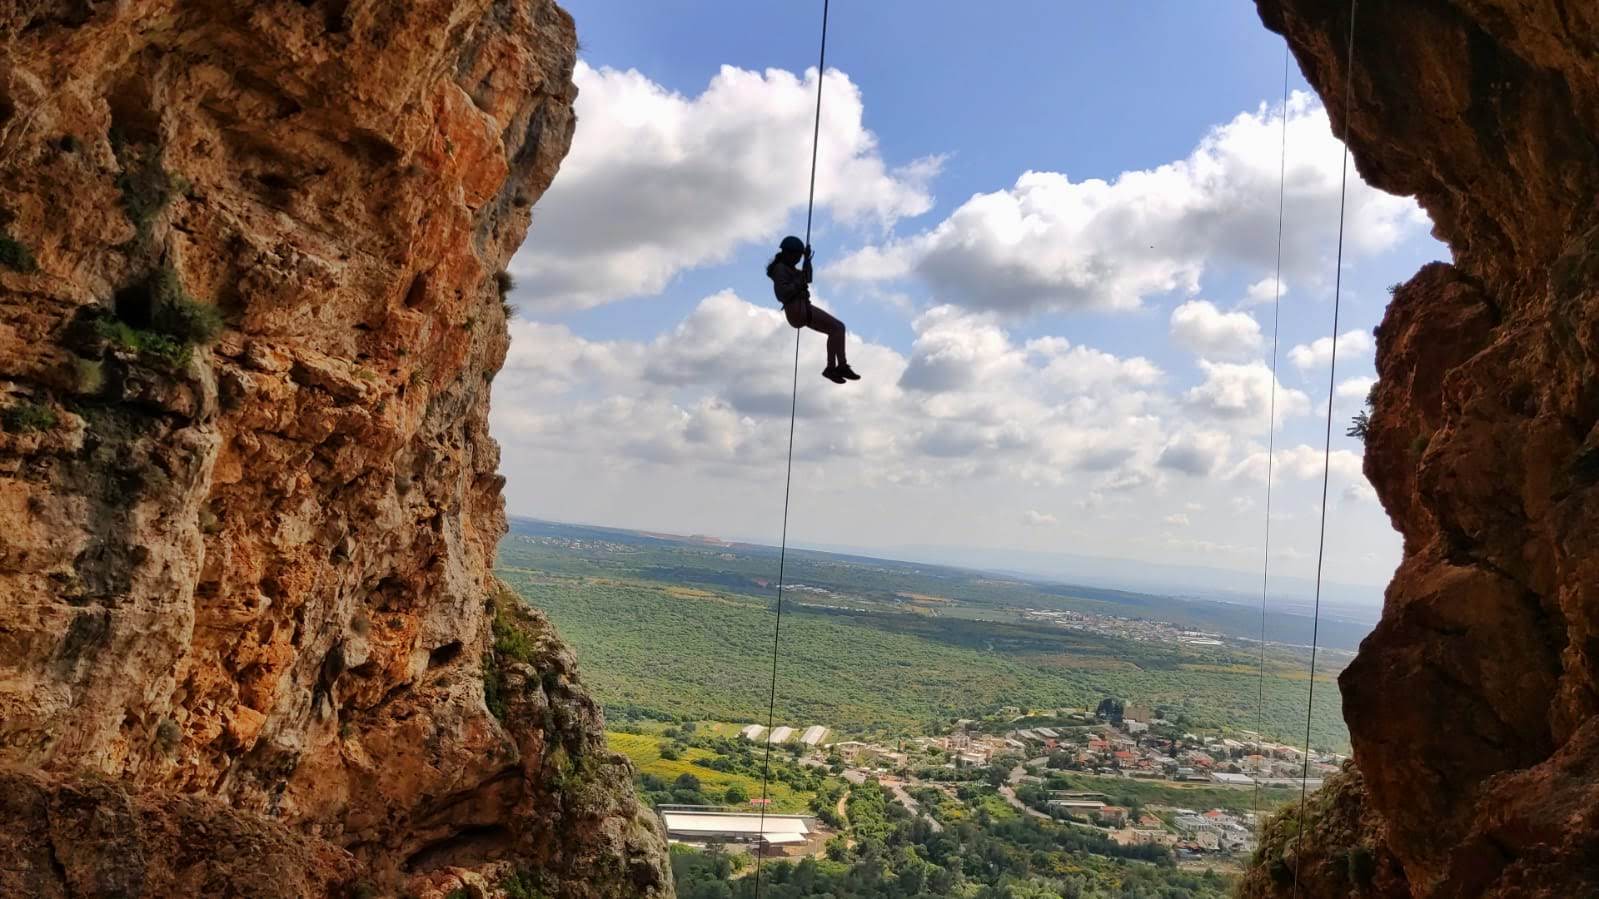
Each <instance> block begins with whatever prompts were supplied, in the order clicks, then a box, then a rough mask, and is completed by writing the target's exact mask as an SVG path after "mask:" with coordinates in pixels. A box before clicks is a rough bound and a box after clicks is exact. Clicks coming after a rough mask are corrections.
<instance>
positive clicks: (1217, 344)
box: [1171, 300, 1262, 360]
mask: <svg viewBox="0 0 1599 899" xmlns="http://www.w3.org/2000/svg"><path fill="white" fill-rule="evenodd" d="M1171 336H1172V339H1173V340H1175V341H1177V343H1178V344H1179V345H1181V346H1183V347H1186V348H1187V349H1188V350H1190V351H1192V352H1194V353H1195V354H1197V355H1200V356H1203V357H1204V358H1206V359H1231V360H1241V359H1252V358H1254V357H1255V356H1256V355H1258V354H1259V353H1260V349H1261V345H1262V340H1261V336H1260V324H1259V323H1258V322H1256V321H1255V319H1254V317H1253V316H1251V315H1250V314H1249V313H1247V312H1223V311H1221V310H1220V309H1217V308H1216V306H1215V305H1214V304H1213V303H1211V302H1210V301H1209V300H1189V301H1188V302H1186V303H1183V304H1182V305H1180V306H1178V307H1177V308H1176V309H1173V310H1172V313H1171Z"/></svg>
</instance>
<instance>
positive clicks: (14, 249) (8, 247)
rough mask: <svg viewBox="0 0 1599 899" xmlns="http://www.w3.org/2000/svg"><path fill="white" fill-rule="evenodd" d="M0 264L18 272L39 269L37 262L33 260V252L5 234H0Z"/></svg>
mask: <svg viewBox="0 0 1599 899" xmlns="http://www.w3.org/2000/svg"><path fill="white" fill-rule="evenodd" d="M0 265H3V266H5V267H6V268H9V269H13V270H15V271H19V272H34V271H38V270H39V264H38V263H37V262H36V261H34V258H33V253H32V252H31V251H29V250H28V248H27V247H25V246H23V245H22V244H21V243H20V242H18V241H16V240H13V239H12V238H11V237H10V236H8V235H5V234H0Z"/></svg>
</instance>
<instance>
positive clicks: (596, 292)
mask: <svg viewBox="0 0 1599 899" xmlns="http://www.w3.org/2000/svg"><path fill="white" fill-rule="evenodd" d="M573 78H574V80H575V81H576V82H577V85H578V88H579V91H580V92H579V94H578V100H577V114H578V122H579V124H578V127H577V134H576V136H575V137H574V139H573V141H572V151H571V153H570V155H568V157H567V158H566V161H565V162H564V163H562V165H561V172H560V177H558V178H556V179H555V183H554V184H553V185H552V186H551V188H550V190H549V191H548V192H547V193H546V194H545V195H544V197H543V199H541V200H540V201H539V204H538V208H537V210H535V212H534V215H533V226H532V229H531V231H530V232H529V239H528V242H527V243H526V244H525V245H524V246H523V248H522V250H521V251H520V252H519V253H518V254H517V256H516V258H515V259H514V260H513V262H512V265H511V271H512V272H513V273H514V274H515V275H516V276H517V280H518V284H519V286H518V288H517V290H516V292H515V294H514V298H515V301H516V302H517V303H518V305H520V306H523V307H525V308H528V309H532V310H536V311H538V310H561V309H574V308H584V307H590V306H596V305H600V304H602V303H606V302H610V301H612V300H617V299H621V298H624V297H628V296H638V295H646V294H652V293H655V292H658V291H660V290H661V289H662V288H664V287H665V286H666V284H667V283H668V282H669V281H670V280H671V278H672V276H673V275H675V274H677V273H678V272H680V271H683V270H685V269H688V268H692V267H694V266H698V265H704V264H708V263H714V262H720V261H723V260H725V259H727V258H728V257H729V255H730V254H731V253H732V252H733V250H734V249H735V248H737V247H739V246H740V245H742V244H746V243H748V242H751V241H766V242H771V243H774V244H775V240H776V238H777V237H779V236H781V231H782V229H783V228H784V227H785V226H786V225H788V224H789V222H788V218H789V216H790V214H791V213H793V212H794V211H795V210H799V209H802V208H803V207H804V204H805V192H806V179H807V177H808V176H809V173H810V161H811V142H810V134H811V117H812V113H813V111H814V106H813V104H814V103H815V102H816V71H815V70H814V69H813V70H810V71H808V72H806V73H805V75H804V76H803V77H801V76H798V75H795V74H793V73H791V72H786V71H782V70H778V69H768V70H767V71H765V72H752V71H747V70H744V69H739V68H735V67H732V66H723V67H722V69H721V71H720V72H719V73H718V74H717V75H716V76H715V77H714V78H712V79H711V81H710V84H709V85H708V86H707V87H706V88H705V90H704V92H702V93H701V94H699V95H698V96H694V97H686V96H683V95H681V94H677V93H673V92H671V91H668V90H667V89H665V88H663V87H661V86H660V85H659V84H656V83H655V82H653V81H651V80H650V79H649V78H648V77H646V76H645V75H643V74H641V73H639V72H638V71H635V70H631V69H629V70H626V71H622V70H617V69H611V68H599V69H596V68H593V67H591V66H589V65H587V64H585V63H582V62H580V63H578V66H577V70H576V72H575V73H574V75H573ZM824 93H825V100H824V103H823V105H822V123H821V143H820V149H819V152H818V154H817V158H818V165H819V167H820V168H819V171H818V172H817V176H816V202H817V205H818V207H819V208H821V209H823V210H825V211H827V212H829V213H830V214H831V215H832V216H834V217H835V218H837V219H839V220H841V221H844V222H847V223H861V224H876V225H879V226H881V225H887V224H889V223H892V222H893V221H894V220H896V219H897V218H899V217H901V216H905V215H916V214H919V213H921V212H924V211H926V210H927V209H928V208H929V207H930V206H931V204H932V198H931V197H930V196H929V195H928V192H927V183H928V181H929V180H930V179H931V178H932V177H933V175H935V174H936V173H937V171H938V167H939V160H938V159H937V158H936V157H929V158H925V159H921V160H917V161H915V162H913V163H911V164H909V165H906V166H903V167H900V168H891V167H890V166H889V165H888V164H887V163H886V162H884V161H883V159H882V157H881V155H880V154H879V152H878V148H877V139H876V137H875V136H874V135H873V134H872V132H871V131H869V130H867V129H866V127H865V125H864V124H863V122H862V114H863V103H862V98H861V93H860V90H859V88H857V87H856V85H855V84H854V82H852V81H851V80H850V78H849V76H848V75H846V74H844V73H842V72H838V71H832V70H830V71H829V72H828V73H827V80H826V83H825V87H824Z"/></svg>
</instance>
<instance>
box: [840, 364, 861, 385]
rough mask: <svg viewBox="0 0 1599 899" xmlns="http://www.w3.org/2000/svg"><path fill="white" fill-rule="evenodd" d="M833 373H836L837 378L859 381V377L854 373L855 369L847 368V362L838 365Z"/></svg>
mask: <svg viewBox="0 0 1599 899" xmlns="http://www.w3.org/2000/svg"><path fill="white" fill-rule="evenodd" d="M835 371H837V372H838V376H839V377H841V378H845V379H847V380H850V381H859V380H860V379H861V376H860V375H858V374H856V373H855V369H853V368H850V367H849V363H848V362H846V363H844V364H843V365H840V366H839V367H838V368H837V369H835Z"/></svg>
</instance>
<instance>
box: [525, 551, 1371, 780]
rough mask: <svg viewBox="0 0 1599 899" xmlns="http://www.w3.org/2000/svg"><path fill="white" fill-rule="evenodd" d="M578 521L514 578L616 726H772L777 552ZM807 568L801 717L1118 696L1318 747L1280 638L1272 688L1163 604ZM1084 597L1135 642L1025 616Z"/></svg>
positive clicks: (920, 726)
mask: <svg viewBox="0 0 1599 899" xmlns="http://www.w3.org/2000/svg"><path fill="white" fill-rule="evenodd" d="M566 528H567V526H559V525H549V524H547V523H534V524H531V525H530V524H528V523H526V522H522V521H518V522H516V523H515V527H514V529H513V533H512V534H511V535H510V536H508V537H507V538H506V540H505V541H504V542H503V543H502V544H501V548H500V557H499V565H498V574H499V575H500V577H501V578H503V579H504V580H505V581H506V582H507V583H508V584H510V585H511V586H512V588H513V589H515V590H516V591H517V592H518V593H519V594H520V595H521V596H522V597H523V598H524V599H525V600H526V601H528V602H530V603H532V604H533V605H535V606H538V607H539V608H541V609H544V610H545V611H546V612H547V613H548V614H549V615H550V617H551V618H552V619H553V620H554V622H555V624H556V625H557V627H558V628H559V629H560V631H561V633H562V634H563V636H564V637H565V638H566V639H567V640H568V641H570V642H571V643H572V644H573V645H574V646H575V647H576V649H577V651H578V657H579V659H580V660H581V666H582V667H581V670H582V672H583V676H584V679H585V681H586V682H587V683H588V684H589V685H590V686H591V687H592V688H593V689H594V691H595V693H596V694H597V695H598V697H599V698H600V699H601V701H602V702H604V703H605V705H606V707H607V711H608V714H609V715H610V716H611V717H612V719H613V720H647V719H660V720H667V721H700V720H715V721H721V722H752V721H764V720H765V717H766V704H767V698H768V690H769V687H770V684H769V677H770V673H771V667H772V657H771V651H772V627H773V609H774V605H775V599H776V596H775V589H774V588H773V585H772V583H771V577H772V576H773V575H774V573H775V566H774V565H772V564H770V563H771V562H773V561H775V560H773V559H769V558H767V555H766V550H767V549H768V548H765V547H746V546H742V545H722V544H708V543H705V542H701V541H688V540H678V541H673V540H670V539H667V538H663V537H659V536H653V535H638V534H634V533H633V532H617V531H603V532H602V531H599V530H598V529H566ZM563 529H565V530H563ZM790 571H791V573H792V577H791V578H790V581H789V584H790V590H789V592H788V593H787V594H786V595H785V597H784V604H785V611H784V616H783V628H782V635H783V636H782V643H781V646H780V655H779V659H778V705H777V709H776V714H777V719H778V722H779V723H782V724H788V725H791V726H795V727H804V726H807V725H811V724H822V725H826V726H828V727H830V728H832V729H833V730H834V731H836V732H838V733H841V734H848V735H865V736H874V737H892V736H896V735H912V734H916V733H923V732H929V731H932V730H935V729H936V728H935V725H942V724H947V722H948V721H949V720H950V719H952V718H959V717H966V718H983V717H992V716H994V715H996V714H998V713H999V712H1000V710H1002V709H1005V708H1008V707H1016V708H1024V709H1025V708H1050V707H1089V708H1091V707H1093V706H1094V705H1095V704H1096V703H1097V702H1098V701H1099V700H1100V699H1101V698H1102V697H1105V696H1116V697H1120V698H1121V699H1123V700H1125V701H1126V702H1128V703H1129V704H1139V705H1148V706H1150V707H1156V708H1161V709H1164V710H1166V711H1167V713H1168V714H1169V715H1172V716H1179V715H1180V716H1182V717H1183V719H1184V721H1185V726H1188V727H1192V728H1195V729H1201V730H1202V729H1205V728H1222V727H1229V728H1233V729H1238V728H1249V729H1254V728H1255V725H1256V723H1257V722H1258V723H1259V725H1260V727H1259V729H1260V730H1261V731H1262V732H1263V733H1265V734H1266V735H1267V736H1270V737H1273V738H1276V739H1282V740H1289V741H1295V742H1297V741H1302V740H1303V738H1304V730H1305V705H1306V695H1307V687H1308V686H1309V681H1308V673H1307V669H1308V666H1307V664H1306V662H1307V660H1306V658H1305V657H1304V653H1303V651H1302V650H1300V649H1298V648H1295V647H1291V646H1282V645H1275V644H1273V645H1269V646H1268V647H1267V652H1266V653H1265V660H1264V661H1265V668H1266V676H1265V679H1264V683H1262V681H1261V679H1260V668H1261V663H1262V659H1261V654H1260V652H1259V648H1258V644H1256V645H1250V644H1247V643H1244V642H1241V641H1240V640H1238V639H1236V638H1228V637H1225V636H1223V637H1221V638H1219V639H1218V640H1217V642H1216V645H1201V646H1194V645H1187V644H1183V643H1176V642H1161V641H1159V640H1157V639H1153V638H1150V639H1140V638H1139V637H1140V635H1141V634H1142V633H1143V631H1144V630H1147V631H1149V632H1150V633H1153V634H1157V635H1158V634H1160V633H1164V632H1166V631H1169V630H1170V629H1169V628H1164V630H1163V627H1164V626H1160V627H1157V625H1156V622H1159V621H1162V620H1163V619H1155V618H1151V617H1149V616H1152V615H1154V614H1157V613H1159V614H1164V612H1160V611H1159V610H1161V609H1165V608H1167V607H1168V606H1171V605H1172V604H1171V603H1166V604H1165V605H1162V604H1161V602H1160V601H1159V599H1158V598H1149V597H1145V598H1141V599H1138V600H1137V601H1136V602H1134V601H1132V600H1123V599H1121V596H1122V595H1121V594H1116V593H1114V592H1113V591H1097V592H1094V591H1085V592H1090V593H1093V595H1089V596H1084V597H1080V598H1073V597H1068V596H1063V595H1062V594H1065V593H1067V592H1069V591H1066V590H1064V589H1061V588H1059V586H1058V585H1054V586H1047V587H1038V588H1036V589H1033V590H1032V591H1031V592H1027V589H1026V585H1025V584H1024V583H1023V582H1019V581H1017V582H1001V581H996V580H995V579H994V578H992V577H990V576H986V575H982V574H980V573H976V572H962V571H960V570H959V569H943V568H929V567H928V566H912V565H908V564H904V563H888V562H879V561H876V560H862V559H856V558H855V557H846V556H828V555H826V554H821V553H811V554H805V555H804V556H802V557H801V558H799V559H797V560H796V559H792V558H791V560H790ZM1127 596H1135V595H1133V594H1127ZM1050 603H1053V604H1054V605H1049V604H1050ZM1179 605H1181V604H1179ZM1067 606H1069V607H1071V608H1072V610H1073V611H1076V612H1079V613H1082V614H1086V615H1095V616H1102V617H1099V618H1095V619H1093V620H1094V621H1106V622H1110V625H1108V626H1112V625H1113V626H1114V627H1115V628H1118V629H1119V630H1121V631H1126V632H1127V633H1128V634H1129V635H1130V636H1115V635H1111V634H1107V633H1101V632H1093V631H1091V630H1085V629H1081V628H1072V627H1058V626H1052V625H1049V624H1040V623H1039V622H1038V621H1024V620H1022V615H1023V610H1026V609H1029V608H1035V609H1036V608H1044V607H1048V608H1061V607H1067ZM1257 627H1258V613H1257ZM1345 658H1347V656H1346V655H1340V654H1339V653H1338V652H1337V651H1330V652H1326V653H1324V654H1323V656H1322V658H1321V659H1320V660H1319V662H1318V670H1317V690H1316V699H1317V703H1316V707H1315V709H1314V715H1313V716H1312V721H1311V731H1312V737H1313V742H1314V743H1315V744H1316V745H1317V746H1319V747H1325V748H1329V749H1334V750H1338V749H1343V748H1345V747H1346V746H1347V734H1346V732H1345V731H1344V728H1343V722H1342V720H1341V716H1340V714H1339V710H1338V706H1337V700H1338V693H1337V688H1336V684H1334V683H1333V679H1334V678H1335V677H1336V674H1337V671H1338V669H1339V668H1340V667H1341V664H1342V662H1343V660H1344V659H1345ZM1262 695H1263V696H1264V704H1263V705H1262V704H1261V703H1260V702H1259V698H1260V697H1261V696H1262Z"/></svg>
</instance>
